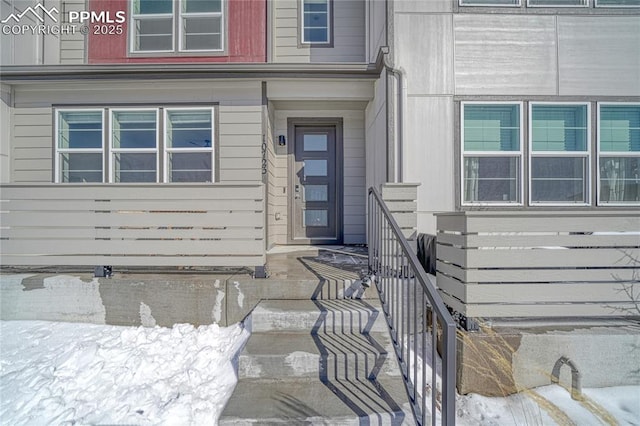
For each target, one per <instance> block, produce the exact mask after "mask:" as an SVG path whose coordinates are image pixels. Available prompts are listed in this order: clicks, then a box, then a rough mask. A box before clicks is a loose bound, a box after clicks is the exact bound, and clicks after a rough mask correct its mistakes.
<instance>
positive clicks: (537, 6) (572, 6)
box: [527, 0, 589, 9]
mask: <svg viewBox="0 0 640 426" xmlns="http://www.w3.org/2000/svg"><path fill="white" fill-rule="evenodd" d="M581 1H582V2H583V4H577V5H575V4H559V5H550V4H531V0H527V7H531V8H541V7H546V8H554V9H555V8H564V7H568V8H584V7H589V0H581Z"/></svg>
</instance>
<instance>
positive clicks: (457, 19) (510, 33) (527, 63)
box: [453, 13, 557, 95]
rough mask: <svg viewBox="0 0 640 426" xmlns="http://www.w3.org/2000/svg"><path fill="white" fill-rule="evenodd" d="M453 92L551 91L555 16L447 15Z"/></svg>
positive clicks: (554, 89) (554, 87) (553, 85)
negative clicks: (451, 37) (451, 28)
mask: <svg viewBox="0 0 640 426" xmlns="http://www.w3.org/2000/svg"><path fill="white" fill-rule="evenodd" d="M453 23H454V36H455V47H454V49H455V84H456V94H458V95H555V94H556V93H557V84H556V80H557V79H556V70H557V60H556V59H557V46H556V18H555V17H554V16H541V15H527V16H520V15H513V14H511V15H480V14H475V13H474V14H458V15H455V16H454V17H453Z"/></svg>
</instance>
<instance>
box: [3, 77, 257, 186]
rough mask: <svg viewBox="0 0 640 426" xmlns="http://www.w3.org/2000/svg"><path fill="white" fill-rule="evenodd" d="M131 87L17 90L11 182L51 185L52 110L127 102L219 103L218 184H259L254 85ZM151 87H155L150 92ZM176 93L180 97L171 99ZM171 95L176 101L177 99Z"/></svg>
mask: <svg viewBox="0 0 640 426" xmlns="http://www.w3.org/2000/svg"><path fill="white" fill-rule="evenodd" d="M132 86H133V85H132V84H131V83H126V82H125V83H122V84H119V85H118V86H117V87H109V85H106V84H104V83H94V84H92V85H90V86H78V87H74V86H73V85H68V84H60V85H56V86H55V87H52V86H47V87H44V88H43V87H30V86H19V87H17V88H16V91H15V93H16V102H17V104H18V106H17V107H16V108H14V112H13V114H12V116H11V124H10V126H11V131H12V138H11V141H10V143H11V158H12V162H11V176H10V182H16V183H26V182H29V183H33V182H41V183H45V182H51V181H52V175H53V173H52V169H53V156H52V155H53V151H54V143H55V142H54V139H55V138H54V134H53V118H52V108H51V105H52V104H54V105H63V106H65V107H73V106H74V105H87V104H95V102H96V99H101V100H102V101H103V102H104V105H105V106H110V105H113V104H117V105H119V106H122V105H123V104H126V102H127V101H131V102H145V103H147V104H148V105H149V106H150V107H159V106H166V105H167V104H169V103H171V104H175V103H176V102H182V104H181V105H184V106H189V105H193V104H194V103H196V102H197V103H198V105H211V106H213V105H215V104H216V103H218V104H219V105H218V107H217V111H218V128H217V132H218V136H219V137H218V141H217V146H218V153H219V159H218V167H217V168H218V173H219V178H220V181H221V182H227V183H233V182H257V181H261V180H262V177H261V159H262V153H261V146H262V107H261V105H260V102H261V99H260V97H259V96H260V95H259V94H260V90H259V87H260V86H259V84H255V83H253V82H243V83H227V84H221V83H210V84H208V85H207V84H199V85H197V84H194V83H187V84H180V83H175V82H173V83H169V86H170V87H171V89H166V88H164V89H162V88H161V89H158V88H157V84H153V85H150V84H145V83H140V84H138V85H137V86H138V87H137V89H136V90H134V88H133V87H132ZM153 86H155V87H156V89H155V90H153ZM177 93H179V94H180V95H176V94H177ZM176 96H180V97H179V98H176ZM41 105H47V106H46V107H40V106H41Z"/></svg>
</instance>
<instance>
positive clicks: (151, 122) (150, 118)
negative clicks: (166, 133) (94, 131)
mask: <svg viewBox="0 0 640 426" xmlns="http://www.w3.org/2000/svg"><path fill="white" fill-rule="evenodd" d="M158 121H159V120H158V110H157V109H148V110H147V109H145V110H132V109H126V110H112V111H111V126H110V127H111V155H112V164H113V167H112V169H111V173H112V174H111V181H112V182H123V183H124V182H129V183H130V182H157V181H158Z"/></svg>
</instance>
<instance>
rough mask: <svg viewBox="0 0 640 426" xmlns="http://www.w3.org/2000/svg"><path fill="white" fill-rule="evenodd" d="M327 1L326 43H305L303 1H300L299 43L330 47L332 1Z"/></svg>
mask: <svg viewBox="0 0 640 426" xmlns="http://www.w3.org/2000/svg"><path fill="white" fill-rule="evenodd" d="M326 1H327V41H307V40H305V39H304V30H305V25H304V2H305V0H300V43H301V44H304V45H307V46H316V45H317V46H329V45H331V40H332V33H333V28H332V27H333V16H332V9H333V5H332V2H333V0H326Z"/></svg>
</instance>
